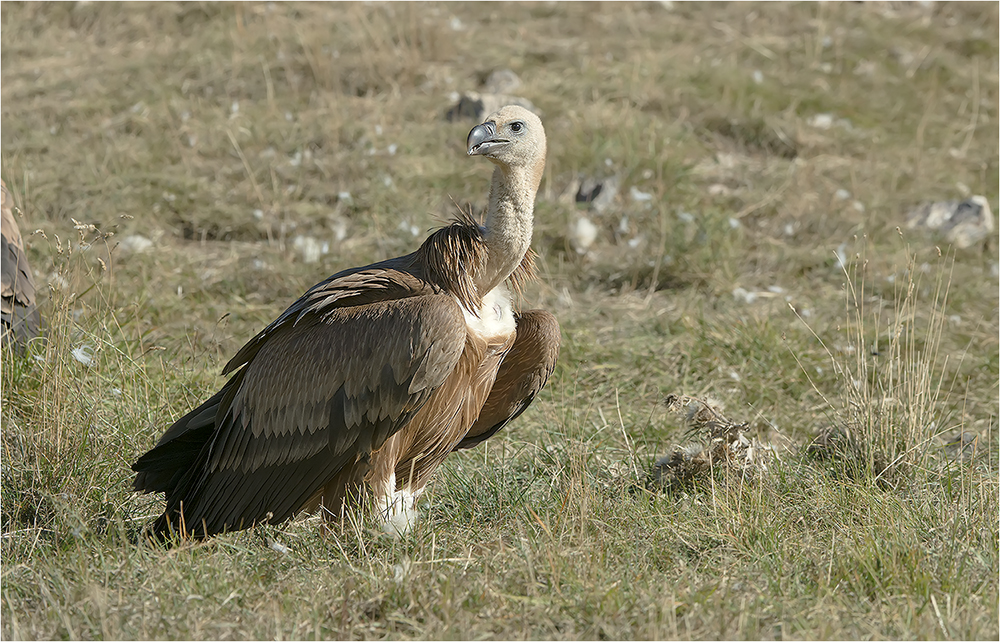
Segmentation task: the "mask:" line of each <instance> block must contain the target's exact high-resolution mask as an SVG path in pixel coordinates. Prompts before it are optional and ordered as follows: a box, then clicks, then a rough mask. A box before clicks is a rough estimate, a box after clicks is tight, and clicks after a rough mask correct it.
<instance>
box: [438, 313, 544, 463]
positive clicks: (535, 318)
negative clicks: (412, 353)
mask: <svg viewBox="0 0 1000 642" xmlns="http://www.w3.org/2000/svg"><path fill="white" fill-rule="evenodd" d="M515 319H516V320H517V336H516V337H515V339H514V345H512V346H511V348H510V351H509V352H508V353H507V354H506V356H504V358H503V361H501V362H500V369H499V370H498V371H497V378H496V381H495V382H494V383H493V388H492V389H491V390H490V395H489V397H487V398H486V404H485V405H484V406H483V409H482V411H481V412H480V413H479V417H478V418H477V419H476V421H475V423H473V424H472V427H471V428H469V432H468V433H467V434H466V436H465V437H464V438H463V439H462V441H460V442H459V443H458V444H457V445H456V446H455V448H454V450H462V449H464V448H473V447H475V446H477V445H479V444H481V443H482V442H484V441H486V440H487V439H489V438H490V437H492V436H493V435H495V434H497V433H498V432H500V430H501V429H502V428H503V427H504V426H506V425H507V424H509V423H510V422H512V421H514V420H515V419H517V418H518V417H519V416H520V414H521V413H522V412H524V411H525V410H527V408H528V406H530V405H531V402H532V401H534V399H535V395H536V394H538V391H539V390H541V389H542V388H543V387H544V386H545V382H546V381H548V379H549V375H551V374H552V371H553V370H554V369H555V367H556V359H558V357H559V340H560V334H559V322H558V321H556V318H555V317H554V316H552V315H551V314H550V313H548V312H545V311H544V310H529V311H527V312H524V313H521V314H516V315H515Z"/></svg>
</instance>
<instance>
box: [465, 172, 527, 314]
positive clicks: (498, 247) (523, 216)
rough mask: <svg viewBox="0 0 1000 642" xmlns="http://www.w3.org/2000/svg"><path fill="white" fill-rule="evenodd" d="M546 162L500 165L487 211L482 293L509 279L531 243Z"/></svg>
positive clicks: (478, 283)
mask: <svg viewBox="0 0 1000 642" xmlns="http://www.w3.org/2000/svg"><path fill="white" fill-rule="evenodd" d="M542 167H544V166H543V165H541V166H539V167H535V168H530V169H529V168H524V167H515V168H504V167H501V166H500V165H497V167H496V169H494V170H493V182H492V183H491V185H490V202H489V211H488V212H487V214H486V234H485V239H486V245H487V247H488V248H489V258H488V259H487V262H486V268H485V269H484V270H483V272H482V274H480V275H479V278H477V279H476V288H477V289H478V290H479V292H480V294H483V295H485V294H486V293H487V292H489V291H490V290H492V289H493V288H495V287H496V286H498V285H500V284H501V283H503V282H504V281H505V280H507V277H509V276H510V275H511V273H512V272H513V271H514V270H515V268H517V266H518V265H520V263H521V259H523V258H524V254H525V252H527V251H528V248H529V247H531V230H532V224H533V221H534V211H535V194H536V192H537V191H538V185H539V182H540V181H541V175H542V172H541V169H542Z"/></svg>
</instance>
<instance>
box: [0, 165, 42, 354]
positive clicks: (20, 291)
mask: <svg viewBox="0 0 1000 642" xmlns="http://www.w3.org/2000/svg"><path fill="white" fill-rule="evenodd" d="M0 194H2V200H3V202H2V204H0V236H2V237H3V239H2V241H0V243H2V245H3V261H2V265H0V294H2V297H0V325H2V327H0V341H2V342H3V343H4V344H7V343H8V342H10V341H13V342H14V348H15V349H16V350H18V351H21V350H23V349H24V346H25V344H27V342H28V341H29V340H30V339H32V338H34V337H36V336H38V331H39V329H40V328H41V324H42V316H41V314H39V312H38V307H37V306H36V305H35V279H34V278H33V277H32V276H31V266H29V265H28V257H27V255H26V254H25V253H24V241H23V239H22V238H21V230H20V229H19V228H18V226H17V220H16V219H15V218H14V211H13V209H14V199H13V197H12V196H11V194H10V192H9V191H7V185H6V184H5V183H4V182H3V181H2V180H0Z"/></svg>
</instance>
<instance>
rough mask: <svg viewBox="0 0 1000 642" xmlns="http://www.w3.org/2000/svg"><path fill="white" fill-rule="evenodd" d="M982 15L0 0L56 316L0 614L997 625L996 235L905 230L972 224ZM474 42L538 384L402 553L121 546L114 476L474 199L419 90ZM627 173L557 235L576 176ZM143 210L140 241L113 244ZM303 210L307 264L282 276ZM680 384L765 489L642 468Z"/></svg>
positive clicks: (439, 99) (985, 115)
mask: <svg viewBox="0 0 1000 642" xmlns="http://www.w3.org/2000/svg"><path fill="white" fill-rule="evenodd" d="M997 23H998V14H997V7H996V5H994V4H976V5H960V4H944V3H942V4H940V5H935V6H933V7H930V8H927V7H922V6H920V5H908V4H902V3H870V4H857V3H845V4H836V3H822V4H804V5H791V4H761V5H756V4H749V5H748V4H740V3H734V4H731V5H722V6H720V5H714V4H713V5H700V4H686V3H675V4H674V5H673V8H672V9H666V8H664V7H663V6H661V5H660V4H656V3H654V4H617V3H616V4H606V5H605V4H588V5H586V6H583V5H576V4H561V3H552V4H544V3H542V4H509V5H507V4H505V5H467V4H332V5H331V4H303V5H297V4H284V3H275V4H201V3H189V4H169V3H155V4H150V5H142V6H141V7H140V6H136V5H108V4H104V3H92V4H87V3H76V4H16V3H8V2H4V3H3V4H2V5H0V43H2V45H0V47H2V50H0V53H2V56H0V72H2V76H3V80H4V82H3V96H2V128H0V140H2V152H3V157H2V171H3V178H4V180H5V181H6V183H7V185H8V186H9V187H11V189H12V192H13V193H14V195H15V200H16V202H17V203H18V205H19V206H20V208H21V209H22V210H23V211H24V213H25V216H26V219H27V222H26V224H24V225H22V226H21V227H22V230H24V231H25V232H26V233H29V232H30V231H32V230H35V229H39V230H41V232H39V233H37V234H35V235H33V236H31V237H30V238H29V242H30V245H31V246H30V248H29V256H30V259H31V261H32V264H33V266H34V268H35V273H36V281H38V283H39V285H40V289H43V290H47V295H46V300H45V302H44V308H43V312H44V313H45V314H46V316H47V317H48V319H49V326H50V332H49V335H48V338H47V341H45V342H44V343H43V342H39V343H38V344H36V345H34V346H33V348H32V355H29V356H28V357H27V358H24V359H19V358H16V357H14V356H13V355H10V354H4V355H3V361H2V368H3V369H2V391H3V392H2V394H3V399H2V404H3V409H2V413H3V436H2V455H3V457H2V484H3V486H2V497H0V502H2V550H0V554H2V563H3V570H2V573H3V575H2V589H0V602H2V605H0V618H2V622H3V623H2V627H0V630H2V635H3V636H4V637H5V638H53V637H63V638H98V637H101V638H168V637H190V638H199V639H200V638H226V639H229V638H247V637H253V638H277V637H294V638H312V637H327V638H329V637H335V638H373V637H383V638H384V637H391V638H445V637H449V638H450V637H461V638H481V637H482V638H526V637H530V638H601V637H603V638H623V639H624V638H665V637H691V638H714V637H722V638H777V637H796V638H860V637H865V638H963V639H969V638H996V637H997V635H998V627H997V621H998V611H997V603H998V589H997V584H998V583H997V570H998V531H997V526H996V525H997V516H998V502H997V493H998V483H997V478H998V464H997V462H998V458H997V454H998V442H997V430H996V426H997V414H998V408H997V381H998V379H1000V355H998V351H1000V347H998V344H1000V342H998V338H997V337H998V332H1000V319H998V314H997V309H998V299H997V281H996V278H997V277H996V270H997V243H996V239H990V240H989V241H988V242H986V243H985V244H983V245H981V246H979V247H974V248H971V249H968V250H949V249H948V248H947V247H944V246H942V247H941V249H940V250H938V249H937V247H936V246H937V245H940V244H941V240H940V239H937V238H935V237H931V236H925V235H923V234H921V233H918V232H913V231H907V232H906V234H905V235H901V234H900V233H899V232H898V231H897V227H898V226H902V225H903V224H904V221H905V212H906V211H908V210H909V208H910V207H911V206H913V205H915V204H917V203H921V202H926V201H930V200H948V199H954V198H957V197H959V196H960V195H962V194H963V192H964V191H965V190H968V191H970V192H971V193H973V194H982V195H984V196H986V198H987V199H988V200H989V202H990V203H991V204H992V205H993V206H994V207H993V209H994V211H996V210H997V209H998V208H997V207H996V204H997V201H998V180H997V175H998V162H997V148H996V140H997V137H998V126H997V117H998V67H997V60H998V29H997ZM499 67H511V68H512V69H514V71H516V72H517V73H518V75H519V76H520V77H521V79H522V81H523V85H522V87H521V88H520V89H519V90H518V93H519V94H521V95H523V96H525V97H526V98H528V99H530V100H531V101H532V102H533V103H534V104H535V105H537V106H539V108H540V109H541V110H542V111H543V119H544V122H545V124H546V129H547V132H548V134H549V140H550V145H549V147H550V157H549V159H548V164H547V170H546V175H545V178H544V180H543V183H542V192H541V194H540V196H539V201H538V206H537V210H536V212H537V222H536V230H537V233H536V238H535V248H536V250H538V252H539V254H540V258H539V265H540V270H541V273H542V280H541V282H540V283H539V284H538V285H536V286H533V287H532V288H530V291H529V292H527V295H526V298H527V301H528V302H529V303H530V304H531V305H532V306H535V305H537V306H540V307H544V308H546V309H549V310H552V311H553V312H554V313H555V314H556V315H557V316H558V317H559V319H560V322H561V324H562V326H563V346H564V347H563V353H562V356H561V358H560V363H559V365H558V367H557V370H556V373H555V374H554V375H553V378H552V380H551V382H550V384H549V387H548V388H547V389H546V390H545V391H544V392H543V394H542V395H540V397H539V399H537V400H536V402H535V404H534V406H533V407H532V408H531V409H530V410H529V411H528V412H527V413H525V415H524V416H523V417H522V418H521V419H520V420H519V421H518V423H517V425H516V426H514V427H513V428H512V429H510V430H509V431H504V432H505V434H502V435H500V436H498V437H496V438H495V439H493V440H490V442H489V443H488V445H487V447H480V448H478V449H476V450H474V451H473V452H469V453H462V454H459V455H456V456H453V459H451V460H449V462H448V463H447V464H446V465H445V466H444V467H443V468H442V470H441V471H440V474H439V475H438V477H437V479H436V481H435V483H434V486H433V488H432V490H431V494H430V498H429V500H428V501H429V503H428V505H427V506H425V507H424V513H425V519H424V520H423V521H422V522H420V523H419V525H418V527H417V529H416V531H415V532H414V533H413V535H412V536H411V537H409V538H407V539H404V540H402V541H392V540H389V539H384V538H379V537H376V536H374V535H373V534H372V530H373V528H372V525H371V524H367V523H360V524H356V525H353V526H352V527H351V528H348V529H346V530H344V531H343V532H338V533H335V534H333V535H331V536H329V537H323V536H322V535H321V534H320V533H319V531H318V529H317V528H316V525H315V524H314V523H312V522H310V521H299V522H294V523H291V524H289V525H286V526H284V527H282V528H269V529H261V530H256V531H252V532H247V533H242V534H236V535H231V536H225V537H220V538H216V539H215V540H213V541H211V542H209V543H206V544H202V545H192V546H181V547H178V548H176V549H173V550H169V551H167V550H161V549H158V548H154V547H150V546H147V545H145V544H138V543H137V542H136V538H135V535H136V533H137V532H138V529H139V528H140V527H141V526H142V525H143V524H145V523H147V522H148V521H149V520H150V519H151V518H152V516H153V515H154V514H155V512H156V511H157V510H158V509H159V504H158V503H157V502H156V500H155V498H148V497H136V496H133V495H132V494H131V493H130V492H129V491H128V487H129V480H130V475H129V471H128V465H129V463H131V462H132V461H133V460H134V459H135V457H136V456H138V455H139V454H141V453H142V452H143V451H144V450H145V449H147V448H148V447H149V446H150V445H151V444H152V443H153V442H154V440H155V439H156V437H157V436H158V435H159V434H160V433H161V432H162V430H163V429H164V427H165V426H166V425H168V424H169V423H170V421H171V420H172V419H175V418H177V417H179V416H180V415H181V414H182V413H184V412H186V411H187V410H188V409H190V408H191V407H192V406H193V404H195V403H197V402H198V401H199V400H201V399H204V398H205V397H206V396H207V394H208V393H210V392H211V391H212V390H213V389H215V388H216V387H217V386H218V385H219V384H220V383H221V381H222V380H221V379H220V378H219V377H218V376H217V374H218V372H219V370H220V368H221V365H222V364H223V363H224V362H225V361H226V360H227V359H228V357H229V356H231V355H232V354H233V352H234V351H235V350H236V349H238V347H239V346H240V345H242V343H243V342H244V341H245V340H246V339H247V338H248V337H250V336H251V335H252V334H253V333H254V332H256V331H257V330H259V329H261V328H262V327H263V326H264V325H265V324H266V323H267V322H269V321H270V320H271V319H272V318H274V316H275V315H277V314H278V313H279V312H280V311H281V310H282V309H284V307H285V306H286V305H288V304H289V303H290V302H291V301H292V300H293V299H294V298H295V297H296V296H297V295H298V294H299V293H301V292H302V291H304V289H305V288H307V287H308V286H310V285H312V284H313V283H314V282H316V281H318V280H319V279H320V278H323V277H325V276H326V275H328V274H330V273H332V272H334V271H336V270H338V269H342V268H344V267H347V266H350V265H357V264H360V263H365V262H369V261H373V260H378V259H382V258H386V257H388V256H392V255H397V254H400V253H403V252H406V251H409V250H411V249H412V248H413V247H415V245H416V244H417V243H418V242H419V241H420V239H421V238H422V237H423V235H424V234H425V232H426V231H427V230H428V229H429V228H431V227H433V226H434V225H437V224H440V223H441V222H442V221H444V220H446V218H447V217H448V216H450V215H451V213H452V212H454V211H455V203H456V202H457V203H460V204H463V205H464V204H465V203H466V202H470V201H471V203H472V204H473V206H474V207H482V206H483V204H484V201H485V196H486V185H487V181H488V174H489V168H488V167H485V166H484V165H482V164H477V163H474V162H470V161H469V160H468V159H467V158H465V156H464V154H462V143H463V141H464V139H465V135H466V133H467V132H468V129H469V128H470V127H471V123H461V122H458V123H452V122H448V121H447V120H446V119H445V118H444V115H445V113H446V111H447V110H448V108H449V107H450V106H451V103H450V98H449V94H450V92H453V91H463V90H467V89H475V88H476V86H477V84H478V83H479V82H480V81H481V80H482V79H483V78H484V77H485V76H486V74H488V73H489V72H490V71H491V70H493V69H496V68H499ZM758 72H759V73H758ZM826 114H829V115H830V127H828V128H823V127H818V126H816V125H817V124H820V125H822V124H823V120H824V118H823V115H826ZM817 116H819V117H820V118H819V120H817ZM612 174H613V175H616V176H618V177H619V179H620V184H621V192H620V194H619V196H618V198H617V199H616V200H615V202H614V203H613V206H612V208H611V209H609V210H608V211H607V212H605V213H603V214H598V213H596V212H589V213H588V216H589V217H590V218H591V219H592V220H593V222H594V223H595V224H596V225H597V227H598V238H597V241H596V242H595V244H594V246H593V247H592V249H591V251H590V252H589V253H588V254H586V255H585V256H579V255H577V254H576V252H574V251H573V250H572V249H571V247H570V244H569V242H568V240H567V238H566V229H567V225H568V224H569V223H570V222H571V221H572V220H574V218H575V217H576V216H577V215H578V213H579V212H580V210H579V206H577V205H575V204H574V203H573V202H572V199H567V198H566V197H565V196H566V193H567V191H569V190H570V187H571V186H572V185H574V184H575V183H576V182H577V181H579V180H580V179H581V178H601V177H603V176H606V175H612ZM632 188H635V189H636V190H639V191H641V192H646V193H649V194H651V195H652V199H651V200H650V201H641V200H634V199H632V198H631V197H630V190H631V189H632ZM348 193H349V195H350V196H349V197H348V196H347V194H348ZM74 219H75V220H76V221H79V222H80V223H81V226H80V227H76V226H75V224H74V222H73V221H74ZM91 226H92V227H91ZM414 229H415V230H416V235H414V232H413V230H414ZM112 233H113V235H110V236H109V234H112ZM135 234H142V235H144V236H146V237H148V238H149V239H151V240H152V241H153V244H154V245H153V250H152V251H149V252H134V251H132V252H129V251H126V249H125V246H124V245H119V243H120V242H121V241H122V239H124V238H126V237H129V236H131V235H135ZM299 236H311V237H314V238H316V239H317V240H318V241H319V242H320V244H322V243H323V242H325V243H327V244H328V247H329V252H328V253H326V254H323V255H322V256H321V257H320V259H319V261H318V262H316V263H307V262H305V260H304V258H303V255H302V254H301V253H300V252H299V251H298V250H297V249H296V245H295V239H296V237H299ZM942 255H943V256H942ZM46 286H47V288H46ZM81 349H82V350H83V352H80V350H81ZM74 350H76V351H77V355H80V356H89V357H91V359H92V361H90V364H89V365H85V364H84V363H82V362H81V361H80V360H79V359H78V358H77V357H74V356H73V351H74ZM876 353H877V354H876ZM86 360H87V359H84V361H86ZM674 392H678V393H683V394H687V395H691V396H694V397H710V398H712V399H715V400H717V402H718V403H719V404H720V405H721V406H722V407H724V408H725V414H726V416H729V417H735V418H739V419H740V420H746V421H747V423H748V426H747V437H748V438H755V439H759V440H761V441H762V442H765V443H769V444H772V445H773V446H774V452H775V454H776V458H775V460H774V461H773V462H769V464H768V474H767V475H763V476H761V477H760V478H758V479H755V480H754V481H753V483H744V480H743V479H742V478H741V477H739V476H732V475H730V476H729V477H727V474H728V473H726V472H725V470H722V471H719V474H717V475H710V476H703V477H701V478H699V479H695V480H694V481H693V482H692V483H690V484H686V485H684V486H683V487H682V488H679V489H676V490H674V491H672V492H670V493H651V492H647V491H646V490H644V489H641V486H642V482H643V481H644V480H645V478H646V476H647V475H648V474H649V471H650V470H651V469H652V466H653V462H654V460H655V459H656V458H657V457H659V456H661V455H664V454H666V453H668V452H669V451H670V447H671V445H672V444H675V443H678V442H679V441H680V440H681V439H682V433H683V431H684V427H683V426H681V425H679V422H678V421H677V420H676V419H675V418H674V417H673V416H672V415H669V414H667V413H666V412H665V410H664V408H663V405H662V400H663V398H664V397H665V396H666V395H667V393H674ZM831 429H833V430H831ZM961 433H968V434H969V435H971V438H972V439H973V440H974V441H973V442H971V443H974V445H975V450H974V452H972V451H971V449H967V450H965V451H963V450H962V449H961V446H962V444H963V443H964V442H961V441H960V440H961V439H962V438H961V436H960V435H961ZM823 435H825V436H826V437H827V438H826V440H825V441H823V442H821V443H822V444H825V448H823V447H821V448H820V451H821V453H822V455H823V456H824V458H816V457H812V456H810V455H809V454H808V453H807V452H806V450H807V447H808V446H809V444H812V443H814V441H815V440H816V438H817V437H820V436H823ZM955 440H959V442H958V443H959V447H957V448H956V447H953V446H949V443H951V442H954V441H955ZM813 450H814V451H815V450H816V448H815V447H814V449H813ZM827 455H829V456H827ZM269 543H277V544H281V545H282V546H286V547H288V548H289V549H290V550H289V551H288V552H285V553H282V552H280V549H281V547H280V546H275V547H273V548H272V547H269V546H268V544H269ZM276 549H278V550H276Z"/></svg>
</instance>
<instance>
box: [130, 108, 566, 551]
mask: <svg viewBox="0 0 1000 642" xmlns="http://www.w3.org/2000/svg"><path fill="white" fill-rule="evenodd" d="M467 143H468V154H469V155H470V156H483V157H485V158H487V159H488V160H489V161H491V162H492V163H493V164H494V165H495V166H496V168H495V169H494V171H493V181H492V184H491V186H490V194H489V210H488V213H487V215H486V221H485V224H484V225H479V224H478V223H476V222H474V221H473V220H472V219H471V218H469V217H467V216H463V217H461V218H460V219H459V220H458V221H456V222H454V223H452V224H450V225H448V226H446V227H444V228H442V229H440V230H438V231H436V232H434V233H433V234H431V236H430V237H428V238H427V240H426V241H424V243H423V244H422V245H421V246H420V248H419V249H418V250H417V251H415V252H413V253H412V254H408V255H406V256H401V257H398V258H394V259H389V260H386V261H382V262H380V263H375V264H372V265H367V266H364V267H358V268H352V269H349V270H344V271H343V272H339V273H337V274H334V275H333V276H331V277H329V278H328V279H326V280H325V281H323V282H321V283H318V284H316V285H314V286H313V287H312V288H310V289H309V290H308V291H307V292H306V293H305V294H304V295H303V296H302V297H301V298H300V299H299V300H298V301H296V302H295V303H293V304H292V305H291V307H289V308H288V309H287V310H285V312H283V313H282V314H281V315H280V316H279V317H278V318H277V319H276V320H275V321H274V322H272V323H271V324H270V325H269V326H267V327H266V328H264V330H263V331H261V333H260V334H258V335H257V336H256V337H254V338H253V339H251V340H250V341H249V342H248V343H247V344H246V345H244V346H243V348H242V349H240V351H239V352H238V353H237V354H236V356H235V357H233V359H232V360H231V361H230V362H229V363H228V364H227V365H226V367H225V368H224V369H223V374H229V373H234V374H233V377H232V378H231V379H230V380H229V381H228V383H226V385H225V386H223V388H222V390H220V391H219V392H218V393H216V394H215V396H213V397H212V398H211V399H209V400H208V401H206V402H205V403H204V404H202V405H201V406H199V407H198V408H196V409H194V410H192V411H191V412H190V413H188V414H187V415H185V416H184V417H182V418H181V419H180V420H178V421H177V423H175V424H174V425H173V426H171V427H170V428H169V429H168V430H167V431H166V433H165V434H164V435H163V437H161V438H160V441H159V443H157V445H156V447H155V448H153V449H152V450H150V451H149V452H147V453H146V454H145V455H143V456H142V457H140V458H139V460H138V461H137V462H136V463H135V464H134V465H133V466H132V469H133V470H134V471H135V472H136V473H138V474H137V475H136V477H135V484H134V486H135V490H137V491H144V492H163V493H166V500H167V505H166V510H165V511H164V513H163V515H162V516H161V517H160V518H159V519H158V520H157V521H156V522H155V524H154V525H153V531H154V532H155V533H157V534H161V535H162V534H165V533H167V532H170V531H173V532H176V533H180V534H181V535H189V536H194V537H205V536H209V535H213V534H215V533H220V532H223V531H233V530H238V529H243V528H248V527H250V526H251V525H253V524H255V523H264V522H269V523H279V522H283V521H285V520H287V519H289V518H291V517H292V516H294V515H295V514H296V513H298V512H300V511H303V510H317V509H320V508H321V507H322V508H323V509H324V514H325V515H329V516H340V515H342V514H343V510H344V509H345V502H347V501H348V499H349V498H360V497H365V496H366V493H369V494H368V495H367V497H369V498H370V500H371V501H372V503H373V505H374V507H375V508H376V510H378V511H380V513H381V517H382V519H383V520H384V526H385V528H386V530H387V531H389V532H393V531H398V532H404V531H406V530H407V529H408V528H409V527H410V526H411V525H412V523H413V520H414V518H415V517H416V509H415V504H416V501H417V499H418V498H419V497H420V495H421V493H422V492H423V491H424V488H425V486H426V485H427V482H428V481H429V480H430V478H431V475H432V473H433V472H434V469H435V468H437V466H438V465H439V464H441V462H442V461H443V460H444V459H445V457H447V456H448V453H450V452H452V451H453V450H458V449H461V448H470V447H473V446H475V445H476V444H478V443H480V442H482V441H483V440H485V439H488V438H489V437H491V436H492V435H494V434H495V433H496V432H497V431H498V430H500V429H501V428H503V426H504V425H506V424H507V422H509V421H511V420H512V419H514V418H515V417H517V416H518V415H519V414H520V413H521V412H522V411H524V409H525V408H526V407H527V406H528V404H530V403H531V401H532V399H533V398H534V397H535V394H536V393H537V392H538V391H539V390H540V389H541V388H542V386H544V385H545V382H546V380H547V379H548V377H549V375H550V374H551V373H552V370H553V368H554V367H555V362H556V357H557V355H558V353H559V324H558V322H557V321H556V319H555V317H553V316H552V315H551V314H549V313H548V312H544V311H541V310H531V311H528V312H522V313H518V312H515V311H514V309H513V307H512V303H513V299H514V292H516V291H517V290H518V288H519V286H520V285H521V284H522V283H524V282H525V281H526V280H528V279H530V278H533V267H532V256H533V255H532V253H531V250H530V244H531V231H532V222H533V210H534V201H535V193H536V192H537V190H538V185H539V182H540V181H541V178H542V171H543V169H544V167H545V131H544V130H543V128H542V123H541V121H540V120H539V119H538V117H537V116H535V115H534V114H533V113H531V112H530V111H527V110H526V109H523V108H521V107H515V106H507V107H504V108H502V109H500V110H498V111H497V112H496V113H494V114H492V115H490V116H489V117H488V118H487V119H486V122H484V123H483V124H481V125H478V126H476V127H475V128H473V130H472V131H471V132H470V133H469V137H468V140H467Z"/></svg>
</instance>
